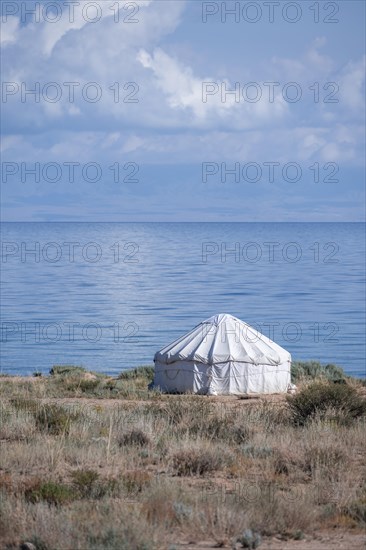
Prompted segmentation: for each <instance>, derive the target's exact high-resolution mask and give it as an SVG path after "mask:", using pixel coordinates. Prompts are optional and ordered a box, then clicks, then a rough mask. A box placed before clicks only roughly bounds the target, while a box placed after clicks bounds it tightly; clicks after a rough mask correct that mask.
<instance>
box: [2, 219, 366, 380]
mask: <svg viewBox="0 0 366 550" xmlns="http://www.w3.org/2000/svg"><path fill="white" fill-rule="evenodd" d="M364 235H365V224H362V223H323V224H322V223H74V222H71V223H3V224H2V257H1V267H2V296H1V306H2V319H1V332H2V334H1V341H2V346H1V372H3V373H11V374H32V373H33V372H35V371H41V372H43V373H47V372H48V371H49V369H50V368H51V367H52V365H54V364H73V365H83V366H85V367H86V368H88V369H91V370H96V371H102V372H105V373H109V374H116V373H118V372H120V371H121V370H123V369H127V368H131V367H134V366H137V365H143V364H152V361H153V356H154V353H155V352H156V351H157V350H159V349H160V348H162V347H163V346H165V345H166V344H168V343H169V342H171V341H172V340H174V339H175V338H177V337H179V336H180V335H181V334H183V333H185V332H188V331H189V330H191V329H192V328H193V327H194V326H195V325H196V324H198V323H199V322H201V321H202V320H204V319H206V318H207V317H210V316H212V315H214V314H216V313H231V314H232V315H235V316H236V317H239V318H240V319H242V320H243V321H245V322H246V323H249V324H250V325H253V326H254V327H255V328H257V329H258V330H260V331H261V332H262V333H263V334H265V335H266V336H269V337H270V338H272V339H273V340H275V341H276V342H277V343H278V344H280V345H281V346H283V347H284V348H286V349H287V350H288V351H290V353H291V354H292V357H293V359H302V360H308V359H316V360H320V361H321V362H324V363H326V362H332V363H336V364H338V365H341V366H342V367H343V368H344V369H345V371H346V372H347V373H348V374H351V375H355V376H365V267H364V250H365V236H364Z"/></svg>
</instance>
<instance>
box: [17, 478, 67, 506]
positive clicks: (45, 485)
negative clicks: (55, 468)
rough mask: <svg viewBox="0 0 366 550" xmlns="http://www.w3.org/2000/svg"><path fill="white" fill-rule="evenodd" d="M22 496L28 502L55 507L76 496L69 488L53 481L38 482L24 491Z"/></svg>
mask: <svg viewBox="0 0 366 550" xmlns="http://www.w3.org/2000/svg"><path fill="white" fill-rule="evenodd" d="M24 496H25V498H26V500H27V501H28V502H32V503H36V502H41V501H45V502H47V503H48V504H53V505H56V506H57V505H61V504H66V503H68V502H71V501H73V500H75V499H76V498H77V494H76V493H75V491H74V490H73V489H72V488H71V487H69V486H68V485H63V484H62V483H55V482H53V481H46V482H38V483H37V484H36V485H35V486H33V487H30V488H28V489H26V491H25V493H24Z"/></svg>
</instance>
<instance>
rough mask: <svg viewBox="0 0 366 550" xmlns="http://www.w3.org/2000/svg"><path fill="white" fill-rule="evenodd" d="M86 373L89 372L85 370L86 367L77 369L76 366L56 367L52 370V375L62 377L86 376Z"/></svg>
mask: <svg viewBox="0 0 366 550" xmlns="http://www.w3.org/2000/svg"><path fill="white" fill-rule="evenodd" d="M86 372H87V371H86V369H84V367H77V366H75V365H54V366H53V367H52V368H51V370H50V374H52V375H62V376H65V375H67V376H69V375H72V374H84V373H86Z"/></svg>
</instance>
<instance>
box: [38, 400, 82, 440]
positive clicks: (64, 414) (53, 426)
mask: <svg viewBox="0 0 366 550" xmlns="http://www.w3.org/2000/svg"><path fill="white" fill-rule="evenodd" d="M34 416H35V420H36V425H37V428H38V429H39V430H40V431H42V432H46V433H48V434H50V435H59V434H68V433H69V431H70V425H71V421H72V420H75V419H76V418H77V415H75V414H74V413H71V412H70V411H67V410H66V409H64V408H63V407H59V406H58V405H53V404H48V403H47V404H45V405H42V407H40V408H39V409H38V410H37V411H36V412H35V415H34Z"/></svg>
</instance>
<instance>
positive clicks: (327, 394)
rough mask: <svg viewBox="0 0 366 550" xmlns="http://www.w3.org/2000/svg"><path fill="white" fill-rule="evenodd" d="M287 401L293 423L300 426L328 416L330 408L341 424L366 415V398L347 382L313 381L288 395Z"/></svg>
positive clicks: (335, 418)
mask: <svg viewBox="0 0 366 550" xmlns="http://www.w3.org/2000/svg"><path fill="white" fill-rule="evenodd" d="M287 403H288V406H289V409H290V413H291V417H292V421H293V423H294V424H296V425H300V426H303V425H305V424H306V423H307V422H309V421H310V420H313V419H315V418H318V419H319V418H321V416H322V415H324V416H326V415H327V412H328V411H329V410H330V409H331V410H332V412H333V418H334V420H335V421H337V422H338V423H340V424H349V423H350V422H352V421H353V420H354V419H356V418H359V417H362V416H364V415H366V400H365V399H363V398H362V397H361V396H360V395H359V393H358V392H357V391H356V390H355V389H354V388H352V387H351V386H348V385H347V384H333V383H325V382H313V383H312V384H310V385H309V386H307V387H305V388H304V389H302V390H301V391H299V392H298V393H297V394H296V395H294V396H287Z"/></svg>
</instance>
